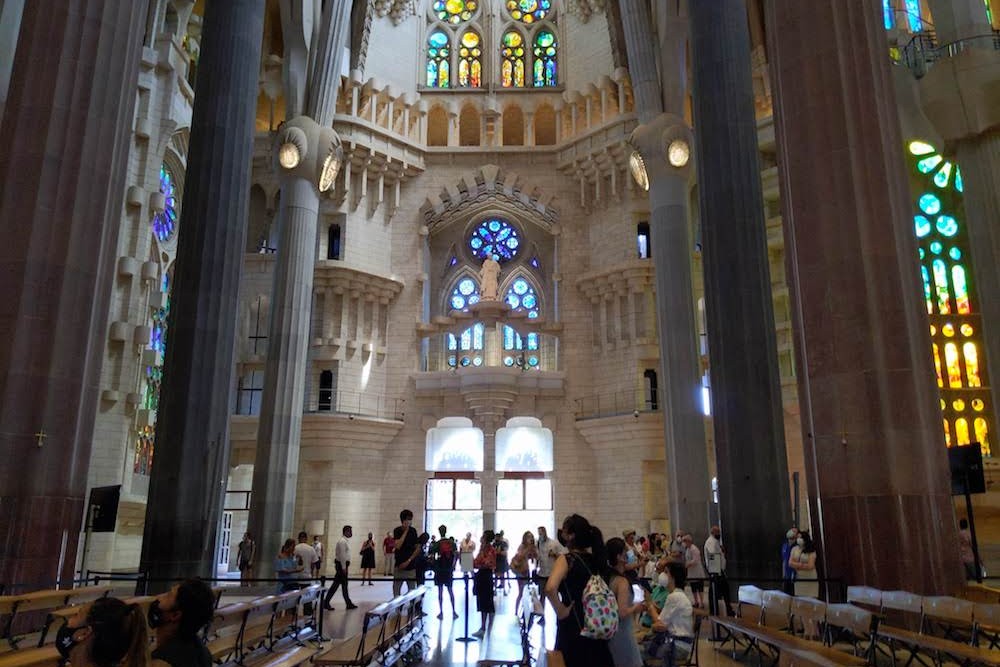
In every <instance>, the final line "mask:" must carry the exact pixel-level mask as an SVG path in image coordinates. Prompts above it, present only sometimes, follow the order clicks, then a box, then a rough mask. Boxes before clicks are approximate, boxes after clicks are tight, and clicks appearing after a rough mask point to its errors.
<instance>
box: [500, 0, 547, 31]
mask: <svg viewBox="0 0 1000 667" xmlns="http://www.w3.org/2000/svg"><path fill="white" fill-rule="evenodd" d="M551 10H552V0H507V12H508V13H509V14H510V17H511V18H512V19H514V20H515V21H520V22H521V23H526V24H528V25H531V24H532V23H535V22H537V21H541V20H542V19H544V18H545V17H546V16H548V14H549V12H550V11H551Z"/></svg>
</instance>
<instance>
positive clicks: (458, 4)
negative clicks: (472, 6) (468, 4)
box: [444, 0, 465, 14]
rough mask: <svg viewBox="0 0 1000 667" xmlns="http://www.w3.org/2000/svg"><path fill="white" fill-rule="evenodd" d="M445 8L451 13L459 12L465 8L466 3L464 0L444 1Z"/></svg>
mask: <svg viewBox="0 0 1000 667" xmlns="http://www.w3.org/2000/svg"><path fill="white" fill-rule="evenodd" d="M444 8H445V10H446V11H447V12H448V13H449V14H458V13H459V12H461V11H462V10H463V9H465V3H464V2H462V0H448V1H447V2H445V3H444Z"/></svg>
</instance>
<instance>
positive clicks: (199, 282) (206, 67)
mask: <svg viewBox="0 0 1000 667" xmlns="http://www.w3.org/2000/svg"><path fill="white" fill-rule="evenodd" d="M263 26H264V0H230V1H229V2H210V3H208V5H207V6H206V8H205V18H204V24H203V29H202V34H203V39H202V48H201V57H200V60H199V63H198V80H197V83H196V86H195V102H194V110H193V116H192V119H191V149H190V153H189V154H188V164H187V171H186V176H185V179H184V183H185V187H184V195H183V205H182V208H181V210H182V211H183V212H184V224H183V225H181V228H180V232H179V237H178V249H177V266H176V269H175V271H174V286H173V293H172V297H171V305H170V320H169V326H170V345H169V346H168V347H167V353H166V359H165V360H164V368H163V384H162V386H161V389H160V392H161V393H160V406H159V411H158V415H157V423H156V454H155V458H154V460H153V471H152V476H151V479H150V484H149V499H148V501H147V503H148V504H147V506H146V525H145V534H144V538H143V543H142V557H141V561H140V568H141V569H142V570H143V571H145V572H148V573H149V574H150V575H151V576H152V577H154V578H178V577H189V576H193V575H201V576H214V574H215V550H216V537H217V533H218V525H219V521H220V518H221V513H222V502H223V497H224V494H225V491H226V481H227V475H228V472H229V465H228V459H229V449H228V447H229V414H230V412H231V401H230V394H231V392H232V391H233V387H234V383H235V382H234V378H233V372H234V352H235V346H236V331H237V328H236V320H237V314H238V313H237V306H238V299H239V288H240V274H241V272H242V266H243V250H244V248H245V247H246V229H247V216H248V208H249V187H250V186H249V174H250V162H251V157H252V152H253V136H254V117H255V115H256V109H257V76H258V72H259V70H260V52H261V47H260V44H261V35H262V33H263Z"/></svg>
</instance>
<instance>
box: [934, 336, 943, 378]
mask: <svg viewBox="0 0 1000 667" xmlns="http://www.w3.org/2000/svg"><path fill="white" fill-rule="evenodd" d="M933 347H934V372H935V373H937V381H938V386H939V387H943V386H944V378H943V377H942V376H941V349H940V348H939V347H938V344H937V343H933Z"/></svg>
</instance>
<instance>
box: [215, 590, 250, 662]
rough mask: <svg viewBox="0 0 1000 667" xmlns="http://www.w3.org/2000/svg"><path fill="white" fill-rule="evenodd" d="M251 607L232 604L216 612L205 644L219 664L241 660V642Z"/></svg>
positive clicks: (244, 604) (243, 604) (245, 604)
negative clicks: (231, 660)
mask: <svg viewBox="0 0 1000 667" xmlns="http://www.w3.org/2000/svg"><path fill="white" fill-rule="evenodd" d="M249 612H250V605H249V604H247V603H240V604H230V605H226V606H225V607H221V608H219V609H216V610H215V616H214V617H213V618H212V622H211V623H210V624H209V626H208V630H207V631H206V635H205V636H206V641H205V644H206V646H207V647H208V652H209V653H211V654H212V659H213V660H215V662H217V663H222V662H226V661H227V660H230V659H237V660H238V659H239V658H240V647H241V644H240V640H241V639H242V636H243V624H244V623H245V622H246V618H247V614H248V613H249Z"/></svg>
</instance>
